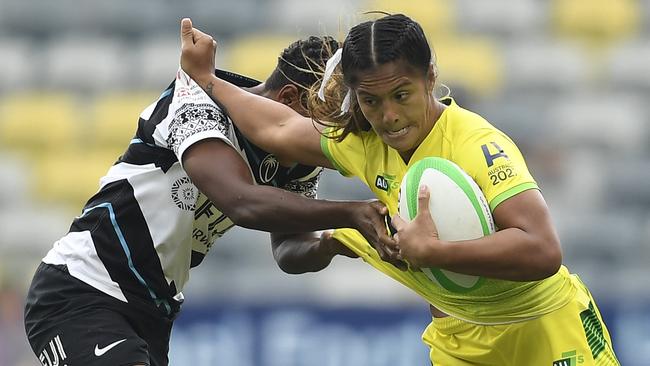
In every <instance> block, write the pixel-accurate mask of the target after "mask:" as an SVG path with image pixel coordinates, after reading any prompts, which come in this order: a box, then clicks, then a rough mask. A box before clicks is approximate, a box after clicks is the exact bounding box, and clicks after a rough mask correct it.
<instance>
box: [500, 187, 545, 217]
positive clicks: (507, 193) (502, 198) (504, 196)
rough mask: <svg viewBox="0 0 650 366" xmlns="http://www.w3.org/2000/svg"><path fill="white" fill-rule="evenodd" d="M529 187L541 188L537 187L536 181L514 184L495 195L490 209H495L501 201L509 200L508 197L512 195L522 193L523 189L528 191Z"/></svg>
mask: <svg viewBox="0 0 650 366" xmlns="http://www.w3.org/2000/svg"><path fill="white" fill-rule="evenodd" d="M529 189H539V188H538V187H537V184H536V183H533V182H529V183H522V184H519V185H517V186H514V187H512V188H510V189H508V190H507V191H505V192H502V193H501V194H499V195H497V196H496V197H494V198H493V199H492V201H490V210H491V211H494V209H495V208H496V207H497V206H498V205H500V204H501V202H503V201H505V200H507V199H508V198H510V197H512V196H514V195H516V194H519V193H521V192H523V191H527V190H529Z"/></svg>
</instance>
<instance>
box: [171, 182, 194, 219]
mask: <svg viewBox="0 0 650 366" xmlns="http://www.w3.org/2000/svg"><path fill="white" fill-rule="evenodd" d="M196 193H197V189H196V187H195V186H194V184H192V181H191V180H190V178H189V177H182V178H179V179H177V180H176V181H175V182H174V183H173V184H172V200H173V201H174V203H175V204H176V206H178V208H180V209H181V210H187V211H193V210H194V209H195V208H196Z"/></svg>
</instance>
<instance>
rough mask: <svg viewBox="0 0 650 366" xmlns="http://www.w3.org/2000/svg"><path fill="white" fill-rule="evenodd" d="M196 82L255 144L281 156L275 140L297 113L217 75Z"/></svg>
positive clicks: (204, 76) (202, 77)
mask: <svg viewBox="0 0 650 366" xmlns="http://www.w3.org/2000/svg"><path fill="white" fill-rule="evenodd" d="M195 81H196V83H197V84H199V86H200V87H201V88H203V90H205V92H206V93H207V94H208V96H209V97H210V98H212V99H213V100H214V101H216V102H218V103H220V104H222V105H224V106H225V107H226V109H227V111H228V115H229V116H230V117H231V119H232V120H233V121H235V123H236V125H237V127H238V128H239V129H240V130H241V131H242V132H243V133H244V135H245V136H246V137H248V138H249V139H251V141H253V143H255V144H256V145H257V146H259V147H261V148H262V149H264V150H266V151H269V152H271V153H274V154H279V153H281V152H282V151H279V148H280V147H281V146H279V145H280V144H278V143H276V141H275V138H273V136H274V135H275V134H281V133H282V131H281V130H282V127H283V126H284V125H285V124H286V122H287V121H288V120H289V119H291V118H292V117H295V116H297V113H296V112H294V111H293V110H292V109H291V108H289V107H287V106H285V105H283V104H280V103H276V102H274V101H272V100H270V99H268V98H264V97H261V96H258V95H255V94H251V93H249V92H246V91H244V90H242V89H240V88H239V87H237V86H235V85H233V84H230V83H228V82H226V81H224V80H222V79H219V78H218V77H216V76H215V75H214V74H209V75H203V76H198V80H197V79H195ZM242 106H245V107H242Z"/></svg>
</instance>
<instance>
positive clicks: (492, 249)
mask: <svg viewBox="0 0 650 366" xmlns="http://www.w3.org/2000/svg"><path fill="white" fill-rule="evenodd" d="M494 220H495V224H496V225H497V227H499V228H500V230H499V231H497V232H495V233H494V234H491V235H488V236H484V237H482V238H480V239H475V240H466V241H454V242H444V241H442V240H440V239H439V238H438V231H437V228H436V226H435V223H434V222H433V219H432V218H431V214H430V213H429V191H428V190H427V189H426V188H424V189H423V190H420V193H419V195H418V214H417V215H416V217H415V219H414V220H413V221H412V222H410V223H406V222H405V221H404V220H403V219H401V218H400V217H399V216H395V217H393V220H392V223H393V225H394V226H395V228H396V229H397V234H396V240H397V244H398V245H399V247H400V251H401V255H402V257H403V258H404V259H406V260H407V261H408V262H409V263H410V264H412V265H414V266H416V267H422V268H424V267H438V268H442V269H446V270H450V271H454V272H458V273H464V274H469V275H476V276H485V277H490V278H498V279H504V280H512V281H534V280H540V279H543V278H546V277H549V276H552V275H553V274H555V273H556V272H557V270H558V268H559V267H560V265H561V263H562V251H561V249H560V241H559V239H558V236H557V233H556V232H555V228H554V226H553V223H552V222H551V218H550V214H549V212H548V207H547V206H546V202H545V201H544V198H543V197H542V195H541V193H540V192H539V191H538V190H536V189H530V190H527V191H524V192H522V193H519V194H517V195H515V196H513V197H511V198H509V199H507V200H505V201H503V202H502V203H501V204H500V205H498V206H497V207H496V208H495V210H494Z"/></svg>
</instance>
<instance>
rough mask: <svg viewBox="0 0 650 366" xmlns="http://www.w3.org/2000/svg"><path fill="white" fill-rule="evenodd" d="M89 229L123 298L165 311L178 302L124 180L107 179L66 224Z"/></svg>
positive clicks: (173, 308)
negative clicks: (79, 211) (174, 297)
mask: <svg viewBox="0 0 650 366" xmlns="http://www.w3.org/2000/svg"><path fill="white" fill-rule="evenodd" d="M86 230H88V231H90V234H91V237H92V240H93V242H94V244H95V249H96V251H97V254H98V256H99V258H100V259H101V261H102V262H103V263H104V266H105V267H106V269H107V270H108V273H109V275H110V277H111V279H112V280H113V281H115V282H117V283H118V284H119V286H120V288H121V289H122V292H123V293H124V296H125V297H126V298H127V300H130V299H135V300H136V301H138V300H139V301H142V299H144V300H147V299H149V300H150V301H151V302H152V303H153V304H154V305H155V306H156V307H157V308H158V309H160V310H161V311H163V312H164V313H165V314H166V315H172V314H175V313H176V312H177V311H178V309H179V308H180V303H178V302H177V301H176V300H174V299H173V296H174V295H175V294H176V292H175V288H174V287H175V286H170V285H169V284H168V283H167V281H166V279H165V276H164V274H163V271H162V265H161V264H160V258H159V257H158V254H157V253H156V251H155V248H154V245H153V240H152V238H151V235H150V233H149V230H148V226H147V223H146V221H145V218H144V215H143V213H142V211H141V210H140V206H139V205H138V203H137V200H136V199H135V196H134V192H133V187H132V186H131V184H129V182H128V181H127V180H120V181H116V182H112V183H109V184H107V185H105V186H104V187H102V189H101V190H100V191H99V192H98V193H97V194H95V196H93V197H92V198H91V199H90V200H89V201H88V203H87V204H86V206H85V207H84V211H83V214H82V215H81V216H79V217H77V218H76V219H75V220H74V221H73V223H72V226H71V228H70V231H71V232H79V231H86Z"/></svg>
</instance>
